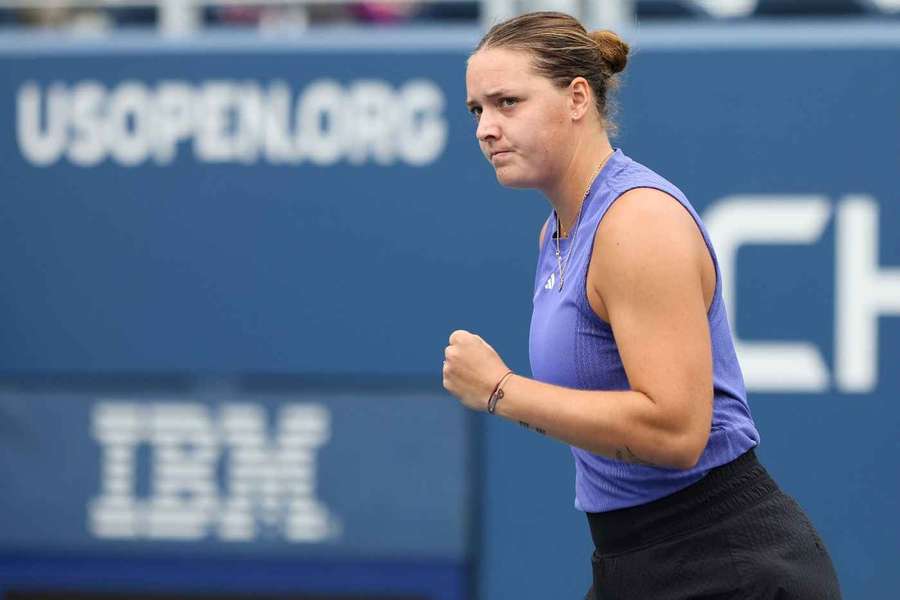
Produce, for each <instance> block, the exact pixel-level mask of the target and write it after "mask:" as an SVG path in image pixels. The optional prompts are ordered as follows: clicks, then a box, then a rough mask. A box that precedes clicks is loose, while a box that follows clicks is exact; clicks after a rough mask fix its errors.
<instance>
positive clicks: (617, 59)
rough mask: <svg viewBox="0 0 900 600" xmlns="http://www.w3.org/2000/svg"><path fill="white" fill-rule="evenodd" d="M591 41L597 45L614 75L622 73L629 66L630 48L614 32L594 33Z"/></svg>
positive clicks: (591, 34)
mask: <svg viewBox="0 0 900 600" xmlns="http://www.w3.org/2000/svg"><path fill="white" fill-rule="evenodd" d="M590 36H591V39H592V40H594V43H596V44H597V47H598V48H599V50H600V56H601V58H602V59H603V62H605V63H606V64H607V65H609V68H610V70H611V71H612V72H613V74H616V73H621V72H622V71H624V70H625V65H627V64H628V51H629V47H628V44H626V43H625V42H624V41H622V38H620V37H619V36H618V34H616V33H615V32H613V31H609V30H602V31H592V32H591V33H590Z"/></svg>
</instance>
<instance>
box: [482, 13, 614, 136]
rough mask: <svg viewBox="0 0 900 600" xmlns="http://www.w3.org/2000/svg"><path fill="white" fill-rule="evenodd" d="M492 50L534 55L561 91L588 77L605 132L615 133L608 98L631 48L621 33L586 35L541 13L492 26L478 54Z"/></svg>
mask: <svg viewBox="0 0 900 600" xmlns="http://www.w3.org/2000/svg"><path fill="white" fill-rule="evenodd" d="M488 48H509V49H513V50H523V51H525V52H528V53H530V54H531V55H532V57H533V59H534V67H535V69H536V70H537V72H538V73H540V74H541V75H543V76H545V77H547V78H548V79H550V80H551V81H553V82H554V83H555V84H556V85H557V86H559V87H566V86H568V85H569V84H570V83H572V80H573V79H575V78H576V77H584V78H585V79H586V80H587V82H588V84H589V85H590V86H591V89H592V90H593V92H594V98H595V104H596V107H597V111H598V113H599V114H600V117H601V119H603V122H604V125H605V127H606V129H607V131H609V132H610V133H615V129H616V127H615V124H614V123H612V122H611V113H613V112H614V110H613V108H614V106H613V105H612V102H611V99H610V95H611V92H612V91H614V90H615V89H616V88H617V87H618V85H619V77H618V74H619V73H621V72H622V71H623V70H625V65H626V64H628V52H629V47H628V44H626V43H625V42H624V41H622V38H620V37H619V36H618V35H617V34H615V33H614V32H612V31H607V30H604V31H592V32H590V33H588V31H587V30H586V29H585V28H584V26H583V25H582V24H581V23H579V22H578V20H577V19H575V18H574V17H572V16H570V15H567V14H565V13H560V12H552V11H541V12H532V13H526V14H524V15H520V16H518V17H514V18H512V19H510V20H508V21H504V22H502V23H498V24H497V25H494V26H493V27H491V29H490V31H488V32H487V33H486V34H485V36H484V37H483V38H481V41H480V42H479V43H478V46H477V47H476V48H475V51H474V52H478V51H479V50H482V49H488ZM474 52H473V53H474Z"/></svg>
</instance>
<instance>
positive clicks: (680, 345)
mask: <svg viewBox="0 0 900 600" xmlns="http://www.w3.org/2000/svg"><path fill="white" fill-rule="evenodd" d="M710 267H711V259H710V257H709V252H708V251H707V249H706V245H705V243H704V241H703V237H702V236H701V235H700V231H699V229H698V228H697V226H696V224H695V223H694V220H693V219H692V217H691V216H690V214H689V213H688V212H687V211H686V210H685V209H684V208H683V207H682V206H681V205H680V204H679V203H678V202H676V201H675V200H673V199H672V198H670V197H668V196H667V195H665V194H664V193H663V192H660V191H657V190H652V189H647V188H641V189H636V190H632V191H630V192H628V193H626V194H624V195H623V196H622V197H621V198H619V199H618V200H617V201H616V202H615V203H614V204H613V206H612V208H610V210H609V212H608V213H607V214H606V216H605V217H604V218H603V220H602V221H601V224H600V227H599V228H598V230H597V232H596V237H595V242H594V250H593V254H592V257H591V268H590V271H589V273H590V275H589V278H588V282H587V285H588V286H589V289H592V290H593V291H594V292H595V296H596V297H598V298H599V300H600V302H602V306H603V308H604V309H605V312H606V316H608V321H609V323H610V325H611V327H612V329H613V333H614V336H615V340H616V344H617V346H618V349H619V355H620V356H621V358H622V363H623V365H624V367H625V372H626V374H627V376H628V381H629V386H630V389H629V390H628V391H594V390H574V389H569V388H564V387H560V386H555V385H550V384H546V383H542V382H539V381H535V380H533V379H528V378H526V377H522V376H518V375H514V376H512V377H509V378H508V379H507V380H506V383H505V385H504V386H503V392H504V397H503V399H502V400H500V401H499V402H498V404H497V408H496V413H497V414H498V415H500V416H503V417H505V418H507V419H510V420H512V421H517V422H519V423H521V424H522V425H523V426H526V427H528V428H530V429H534V430H537V431H539V432H541V433H545V434H547V435H550V436H552V437H554V438H556V439H559V440H561V441H563V442H566V443H568V444H570V445H572V446H576V447H579V448H583V449H585V450H588V451H590V452H594V453H596V454H601V455H604V456H607V457H610V458H614V459H618V460H622V461H626V462H633V463H640V464H651V465H655V466H660V467H668V468H675V469H688V468H691V467H692V466H694V465H695V464H696V463H697V461H698V460H699V458H700V456H701V455H702V453H703V450H704V448H705V447H706V443H707V439H708V436H709V430H710V425H711V421H712V405H713V384H712V350H711V342H710V336H709V326H708V322H707V316H706V312H707V308H706V299H705V297H704V288H703V272H704V268H706V269H709V268H710ZM713 272H714V271H713ZM445 357H446V363H445V365H444V387H446V388H447V390H448V391H450V392H451V393H453V394H454V395H456V396H457V397H458V398H460V400H461V401H462V402H463V404H465V405H466V406H468V407H470V408H473V409H475V410H486V408H487V399H488V397H489V396H490V394H491V391H492V390H493V388H494V385H495V384H496V383H497V381H499V379H500V378H501V377H502V376H503V374H504V373H506V371H507V368H506V365H505V364H504V363H503V361H502V359H500V357H499V356H498V355H497V353H496V352H495V351H494V350H493V348H491V347H490V345H489V344H487V343H486V342H485V341H484V340H482V339H481V338H480V337H478V336H476V335H473V334H471V333H468V332H465V331H456V332H454V333H453V335H451V337H450V345H449V346H448V347H447V349H446V351H445Z"/></svg>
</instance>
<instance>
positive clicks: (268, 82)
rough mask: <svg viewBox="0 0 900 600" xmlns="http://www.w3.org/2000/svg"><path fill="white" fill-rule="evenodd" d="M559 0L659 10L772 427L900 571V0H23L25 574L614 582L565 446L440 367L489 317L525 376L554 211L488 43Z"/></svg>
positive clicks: (14, 28)
mask: <svg viewBox="0 0 900 600" xmlns="http://www.w3.org/2000/svg"><path fill="white" fill-rule="evenodd" d="M535 9H558V10H564V11H567V12H570V13H572V14H575V15H577V16H578V17H579V18H581V19H582V20H583V21H584V22H585V23H586V24H587V25H588V26H589V27H590V28H609V29H614V30H616V31H618V32H620V33H621V35H622V36H623V37H624V38H625V39H626V40H627V41H628V42H629V43H630V44H632V48H633V49H634V54H633V56H632V58H631V60H630V63H629V67H628V69H627V70H626V72H625V77H624V82H623V86H622V88H621V91H620V93H619V96H618V105H619V109H618V112H617V115H616V121H617V122H618V124H619V135H618V137H617V138H616V139H615V145H616V146H618V147H621V148H622V149H623V150H624V151H625V152H626V153H628V154H629V155H630V156H632V157H633V158H635V159H636V160H639V161H640V162H643V163H644V164H647V165H648V166H650V167H651V168H653V169H654V170H656V171H658V172H659V173H661V174H662V175H663V176H665V177H667V178H669V179H670V180H672V181H673V182H675V183H676V184H677V185H678V186H679V187H680V188H681V189H682V190H684V191H685V193H686V194H687V196H688V197H689V198H690V199H691V201H692V202H693V203H694V204H695V206H696V207H697V208H698V210H699V211H700V212H701V214H702V216H703V218H704V220H705V222H706V224H707V226H708V227H709V230H710V232H711V235H712V237H713V238H714V242H715V244H716V247H717V250H718V255H719V260H720V263H721V265H722V269H723V289H724V293H725V297H726V302H727V303H728V307H729V314H730V317H731V322H732V326H733V328H734V333H735V338H736V341H737V344H738V350H739V354H740V356H741V360H742V364H743V367H744V370H745V378H746V382H747V387H748V390H749V395H750V396H749V397H750V406H751V410H752V412H753V414H754V417H755V418H756V420H757V424H758V426H759V428H760V431H761V435H762V444H761V447H760V449H759V454H760V456H761V458H762V460H763V462H764V463H765V464H766V465H767V466H768V468H769V469H770V470H771V471H772V472H773V474H774V475H775V476H776V478H777V479H778V481H779V482H780V484H781V485H782V487H783V488H785V489H786V490H787V491H788V492H789V493H791V494H792V495H794V496H795V497H796V498H797V499H798V500H799V501H800V502H801V504H802V505H803V506H804V507H806V509H807V511H808V512H809V514H810V517H811V518H812V520H813V522H814V523H815V525H816V526H817V527H818V529H819V530H820V532H821V534H822V536H823V537H824V538H825V541H826V543H827V544H828V547H829V549H830V551H831V554H832V556H833V559H834V562H835V564H836V567H837V570H838V573H839V576H840V579H841V583H842V586H843V590H844V596H845V598H848V599H852V600H857V599H859V600H870V599H875V598H896V597H898V596H900V571H898V569H897V568H896V565H897V561H898V558H900V525H898V519H897V515H896V512H897V506H898V501H900V482H898V473H900V467H898V440H900V402H898V399H900V369H898V368H897V367H898V365H900V363H898V357H900V318H898V317H900V202H898V200H900V197H898V193H897V189H898V183H900V182H898V173H900V77H898V74H900V1H898V0H877V1H875V0H871V1H870V0H704V1H700V0H603V1H599V0H598V1H596V2H585V1H581V2H579V1H576V0H557V1H551V0H544V1H540V0H533V1H524V0H523V1H515V0H480V1H470V0H452V1H451V0H437V1H404V2H387V1H373V2H352V1H349V0H268V1H256V0H219V1H209V2H207V1H201V0H0V26H2V30H0V127H2V131H3V134H4V135H3V136H2V138H0V159H2V160H0V175H2V185H3V189H2V191H0V482H2V485H3V488H2V494H0V509H2V510H0V597H2V598H7V599H18V600H38V599H40V600H45V599H46V600H50V599H53V600H62V599H79V600H90V599H105V600H115V599H138V600H140V599H151V598H152V599H154V600H163V599H174V598H186V599H194V598H197V599H205V600H213V599H222V600H238V599H245V598H279V599H306V600H311V599H317V600H326V599H338V598H340V599H344V600H350V599H363V598H366V599H381V600H387V599H394V600H399V599H405V600H412V599H418V600H426V599H427V600H455V599H472V600H474V599H481V600H503V599H507V598H522V599H542V600H543V599H550V598H552V599H554V600H556V599H564V598H572V599H576V598H577V599H579V600H580V598H582V597H583V594H584V592H585V590H586V589H587V587H588V585H589V583H590V561H589V556H590V551H591V542H590V536H589V535H588V530H587V526H586V522H585V518H584V516H583V515H582V514H581V513H579V512H577V511H576V510H575V509H574V508H573V501H574V468H573V465H572V459H571V455H570V453H569V450H568V448H567V447H565V446H563V445H562V444H558V443H556V442H553V441H552V440H548V439H544V438H542V437H540V436H535V435H534V434H531V433H529V432H526V431H524V430H522V429H521V428H519V427H517V426H515V425H513V424H510V423H506V422H502V421H500V420H497V419H491V418H487V417H486V416H485V415H472V414H468V413H466V412H465V411H464V410H463V409H462V408H460V407H459V405H458V403H457V402H456V401H455V400H454V399H452V398H451V397H449V396H448V395H447V394H446V393H444V392H443V391H442V389H441V380H440V379H441V378H440V368H441V360H442V357H443V349H444V346H445V344H446V340H447V336H448V335H449V333H450V332H451V331H452V330H454V329H458V328H465V329H468V330H471V331H474V332H477V333H479V334H481V335H482V336H483V337H485V338H486V339H487V340H488V341H489V342H490V343H491V344H492V345H493V346H494V347H495V348H496V349H497V350H498V351H499V352H500V354H501V356H503V357H504V359H505V360H506V361H507V362H508V364H509V365H510V366H511V368H513V369H515V370H517V371H518V372H521V373H528V372H529V367H528V357H527V336H528V325H529V318H530V311H531V302H530V300H529V298H530V297H531V293H532V279H533V272H534V265H535V259H536V253H537V248H536V244H535V241H536V236H537V232H538V229H539V227H540V225H541V223H542V222H543V220H544V219H545V218H546V216H547V215H548V214H549V208H548V205H547V204H546V202H545V201H544V200H543V199H542V197H541V196H540V195H539V194H537V193H535V192H527V191H512V190H506V189H503V188H501V187H500V186H499V185H498V184H497V183H496V180H495V178H494V175H493V172H492V169H491V167H490V165H489V164H487V163H486V162H485V161H484V160H483V159H482V158H481V156H480V153H479V151H478V148H477V145H476V143H475V139H474V126H473V123H472V121H471V118H470V117H469V115H468V114H467V112H466V109H465V106H464V102H465V88H464V73H465V60H466V57H467V56H468V54H469V52H470V51H471V49H472V48H473V47H474V45H475V44H476V43H477V41H478V39H479V38H480V36H481V35H482V33H483V32H484V31H485V29H486V28H487V27H488V26H490V24H492V23H494V22H497V21H498V20H501V19H504V18H508V17H510V16H513V15H515V14H518V13H520V12H524V11H528V10H535Z"/></svg>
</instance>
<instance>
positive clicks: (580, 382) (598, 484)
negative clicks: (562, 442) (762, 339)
mask: <svg viewBox="0 0 900 600" xmlns="http://www.w3.org/2000/svg"><path fill="white" fill-rule="evenodd" d="M640 187H645V188H655V189H658V190H661V191H663V192H665V193H667V194H668V195H670V196H671V197H672V198H673V199H674V200H673V201H678V202H680V203H681V204H682V205H683V206H684V207H685V208H686V209H687V210H688V211H689V212H690V214H691V216H693V218H694V220H695V221H696V223H697V226H698V227H699V228H700V231H701V232H702V234H703V239H704V240H705V241H706V246H707V248H709V252H710V254H711V256H712V260H713V263H714V264H715V268H716V289H715V294H714V297H713V302H712V305H711V306H710V309H709V314H708V320H709V328H710V335H711V340H712V352H713V387H714V395H715V400H714V404H713V418H712V427H711V430H710V434H709V441H708V443H707V445H706V449H705V450H704V452H703V455H702V456H701V458H700V460H699V462H698V463H697V465H696V466H695V467H694V468H692V469H689V470H676V469H667V468H657V467H647V466H642V465H634V464H628V463H622V462H619V461H616V460H613V459H610V458H606V457H604V456H599V455H596V454H592V453H590V452H588V451H586V450H582V449H580V448H575V447H573V448H572V454H573V455H574V456H575V507H576V508H577V509H579V510H583V511H586V512H604V511H609V510H615V509H618V508H625V507H628V506H635V505H638V504H645V503H647V502H651V501H653V500H656V499H658V498H662V497H663V496H668V495H669V494H672V493H674V492H676V491H678V490H680V489H682V488H684V487H687V486H688V485H690V484H691V483H694V482H695V481H697V480H698V479H700V478H702V477H703V476H704V475H705V474H706V472H707V471H709V470H710V469H712V468H713V467H716V466H719V465H722V464H725V463H728V462H730V461H732V460H734V459H735V458H737V457H738V456H740V455H741V454H743V453H744V452H746V451H747V450H749V449H750V448H752V447H754V446H756V445H757V444H758V443H759V433H758V432H757V430H756V426H755V425H754V423H753V418H752V417H751V416H750V409H749V407H748V406H747V394H746V391H745V390H744V378H743V375H742V374H741V368H740V365H739V364H738V360H737V356H736V354H735V351H734V343H733V342H732V339H731V329H730V328H729V325H728V317H727V315H726V314H725V304H724V302H723V301H722V289H721V283H720V282H721V276H720V273H719V263H718V261H717V260H716V256H715V252H714V251H713V248H712V244H711V243H710V240H709V235H708V234H707V232H706V228H705V227H704V226H703V224H702V223H701V221H700V217H699V216H698V215H697V212H696V211H695V210H694V208H693V207H692V206H691V204H690V203H689V202H688V200H687V198H685V196H684V194H682V192H681V190H679V189H678V188H677V187H675V186H674V185H672V184H671V183H669V182H668V181H666V180H665V179H663V178H662V177H660V176H659V175H657V174H656V173H654V172H653V171H651V170H650V169H648V168H647V167H645V166H643V165H641V164H639V163H637V162H635V161H633V160H631V159H630V158H628V157H627V156H626V155H625V154H623V153H622V151H621V150H616V152H615V153H614V154H613V155H612V157H610V159H609V161H608V162H607V164H606V167H605V168H604V169H603V171H602V173H601V174H600V176H599V177H597V179H596V180H595V181H594V183H593V185H592V186H591V189H590V191H589V192H588V196H587V198H586V199H585V202H584V206H583V208H582V211H583V212H582V215H581V220H580V222H579V224H578V227H577V231H576V232H574V235H570V236H569V239H561V240H560V251H561V253H562V255H563V257H565V256H566V254H567V253H568V252H569V243H570V240H574V247H573V248H572V250H571V255H570V256H569V262H568V265H567V266H566V273H565V275H566V285H565V286H563V290H562V291H561V292H560V291H559V290H558V289H557V288H558V286H559V281H558V279H559V273H558V272H557V262H556V255H555V253H554V249H555V245H556V244H555V240H554V239H553V235H554V232H555V225H556V223H555V220H554V219H553V215H552V214H551V216H550V217H549V218H548V225H547V230H546V231H547V233H546V235H545V236H544V242H543V244H542V247H541V251H540V255H539V258H538V266H537V273H536V274H535V279H534V311H533V313H532V318H531V331H530V337H529V355H530V358H531V371H532V374H533V376H534V378H535V379H537V380H539V381H544V382H547V383H552V384H555V385H560V386H564V387H568V388H575V389H584V390H627V389H629V385H628V378H627V376H626V375H625V369H624V367H623V365H622V359H621V357H620V356H619V350H618V348H617V347H616V341H615V339H614V338H613V334H612V329H611V328H610V326H609V324H608V323H606V322H605V321H603V320H602V319H601V318H600V317H598V316H597V315H596V313H594V311H593V309H591V306H590V304H589V303H588V299H587V293H586V291H585V287H586V278H587V267H588V263H589V259H590V256H591V251H592V249H593V245H594V234H595V232H596V230H597V226H598V225H599V224H600V220H601V219H602V218H603V215H604V214H606V211H607V210H608V209H609V207H610V206H611V205H612V203H613V202H615V200H616V198H618V197H619V196H621V195H622V194H624V193H625V192H627V191H628V190H631V189H634V188H640Z"/></svg>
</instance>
